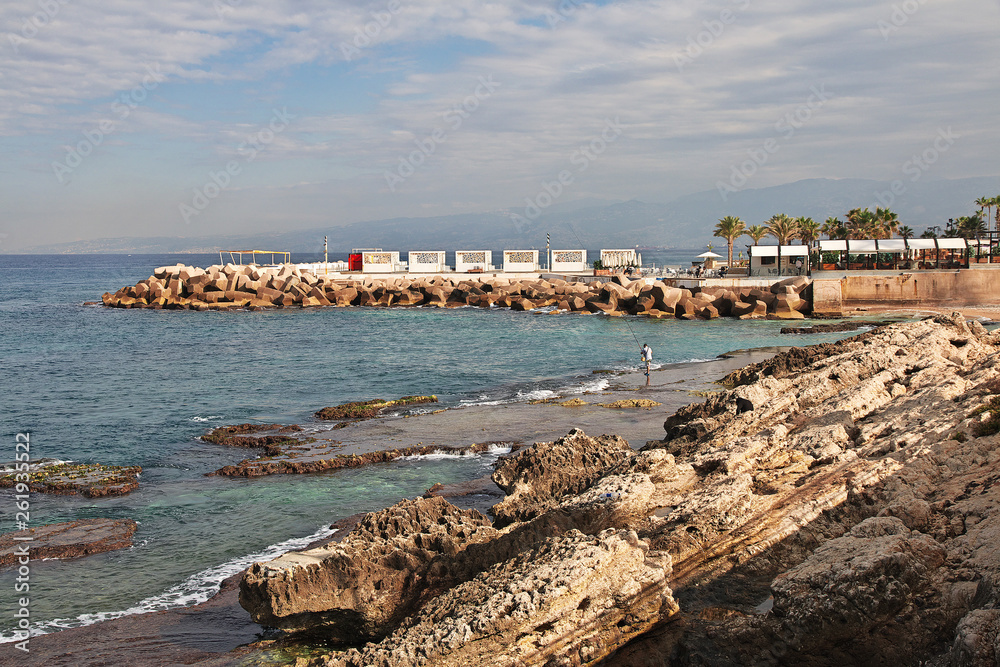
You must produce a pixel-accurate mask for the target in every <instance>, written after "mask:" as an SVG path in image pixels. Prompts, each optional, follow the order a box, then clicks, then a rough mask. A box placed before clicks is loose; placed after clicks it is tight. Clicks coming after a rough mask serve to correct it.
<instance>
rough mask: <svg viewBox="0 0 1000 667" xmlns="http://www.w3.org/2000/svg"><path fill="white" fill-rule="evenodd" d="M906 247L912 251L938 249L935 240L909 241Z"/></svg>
mask: <svg viewBox="0 0 1000 667" xmlns="http://www.w3.org/2000/svg"><path fill="white" fill-rule="evenodd" d="M906 245H907V247H909V248H910V249H912V250H934V249H935V248H937V244H935V243H934V239H907V240H906Z"/></svg>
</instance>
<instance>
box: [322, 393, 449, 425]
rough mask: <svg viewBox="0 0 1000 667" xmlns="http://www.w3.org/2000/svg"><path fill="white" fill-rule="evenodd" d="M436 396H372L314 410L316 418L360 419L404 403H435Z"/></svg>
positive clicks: (374, 415)
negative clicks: (388, 397) (390, 397)
mask: <svg viewBox="0 0 1000 667" xmlns="http://www.w3.org/2000/svg"><path fill="white" fill-rule="evenodd" d="M437 400H438V399H437V396H434V395H431V396H403V397H402V398H397V399H395V400H392V401H387V400H385V399H382V398H374V399H372V400H370V401H353V402H351V403H343V404H341V405H336V406H333V407H330V408H323V409H322V410H318V411H317V412H316V415H315V416H316V418H317V419H326V420H334V419H345V420H347V419H350V420H355V421H356V420H361V419H371V418H372V417H377V416H378V415H380V414H382V413H383V412H384V411H385V410H387V409H389V408H398V407H403V406H406V405H420V404H423V403H437Z"/></svg>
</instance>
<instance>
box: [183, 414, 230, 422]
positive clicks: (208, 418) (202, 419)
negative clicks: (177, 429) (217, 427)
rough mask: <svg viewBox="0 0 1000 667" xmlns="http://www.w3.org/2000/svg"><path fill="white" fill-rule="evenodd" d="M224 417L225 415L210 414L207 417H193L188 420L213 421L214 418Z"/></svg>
mask: <svg viewBox="0 0 1000 667" xmlns="http://www.w3.org/2000/svg"><path fill="white" fill-rule="evenodd" d="M222 417H223V415H209V416H207V417H191V419H189V420H188V421H193V422H208V421H212V420H213V419H222Z"/></svg>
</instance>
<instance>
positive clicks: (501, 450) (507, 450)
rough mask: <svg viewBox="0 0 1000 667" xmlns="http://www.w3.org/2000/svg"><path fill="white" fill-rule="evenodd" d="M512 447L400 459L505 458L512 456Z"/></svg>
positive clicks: (444, 450)
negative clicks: (504, 456)
mask: <svg viewBox="0 0 1000 667" xmlns="http://www.w3.org/2000/svg"><path fill="white" fill-rule="evenodd" d="M510 451H511V446H510V445H504V444H494V445H490V446H489V447H488V448H487V449H486V450H484V451H482V452H472V453H470V452H462V453H455V452H449V451H447V450H446V449H443V448H442V449H441V450H440V451H436V452H433V453H431V454H414V455H413V456H404V457H402V458H400V459H399V460H400V461H443V460H447V459H467V458H469V457H477V456H481V457H484V458H489V457H496V456H503V455H505V454H510Z"/></svg>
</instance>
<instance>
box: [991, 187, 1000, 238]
mask: <svg viewBox="0 0 1000 667" xmlns="http://www.w3.org/2000/svg"><path fill="white" fill-rule="evenodd" d="M992 201H993V205H994V206H996V207H997V211H996V218H995V219H996V223H997V227H996V230H997V231H998V232H1000V195H997V196H996V197H994V198H993V200H992Z"/></svg>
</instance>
